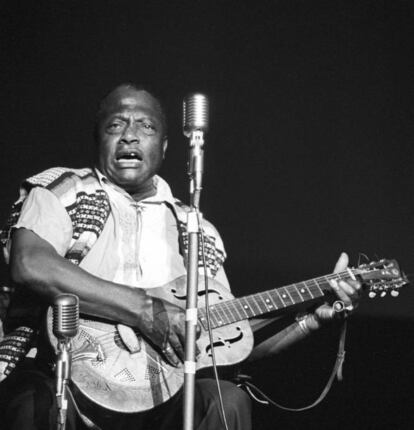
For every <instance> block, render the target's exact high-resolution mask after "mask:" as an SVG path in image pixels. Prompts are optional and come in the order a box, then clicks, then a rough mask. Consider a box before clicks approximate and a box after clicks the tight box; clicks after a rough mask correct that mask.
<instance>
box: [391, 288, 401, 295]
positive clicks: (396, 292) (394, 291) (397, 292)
mask: <svg viewBox="0 0 414 430" xmlns="http://www.w3.org/2000/svg"><path fill="white" fill-rule="evenodd" d="M399 294H400V292H399V291H398V290H392V291H391V296H392V297H398V296H399Z"/></svg>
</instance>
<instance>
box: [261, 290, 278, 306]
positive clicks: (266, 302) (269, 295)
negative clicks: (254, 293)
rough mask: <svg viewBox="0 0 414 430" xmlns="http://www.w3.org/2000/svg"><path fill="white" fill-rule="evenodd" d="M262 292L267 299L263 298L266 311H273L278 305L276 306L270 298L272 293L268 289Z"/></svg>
mask: <svg viewBox="0 0 414 430" xmlns="http://www.w3.org/2000/svg"><path fill="white" fill-rule="evenodd" d="M263 294H266V295H267V297H268V298H267V299H265V300H264V302H265V304H266V306H267V310H268V311H273V310H276V309H278V307H277V306H276V304H275V302H274V301H273V299H272V295H271V294H270V291H266V292H264V293H263Z"/></svg>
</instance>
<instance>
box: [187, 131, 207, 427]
mask: <svg viewBox="0 0 414 430" xmlns="http://www.w3.org/2000/svg"><path fill="white" fill-rule="evenodd" d="M203 145H204V139H203V132H202V131H192V132H191V136H190V154H189V155H190V156H189V162H188V174H189V177H190V210H189V212H188V214H187V234H188V255H187V302H186V313H185V329H186V331H185V332H186V336H185V361H184V403H183V408H184V410H183V414H184V415H183V423H184V430H193V428H194V398H195V395H194V394H195V374H196V335H197V298H198V296H197V293H198V250H199V236H200V225H199V219H200V217H201V215H200V212H199V204H200V194H201V190H202V175H203V155H204V150H203Z"/></svg>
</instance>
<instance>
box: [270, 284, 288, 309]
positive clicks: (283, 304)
mask: <svg viewBox="0 0 414 430" xmlns="http://www.w3.org/2000/svg"><path fill="white" fill-rule="evenodd" d="M273 291H274V292H275V293H276V294H277V295H278V297H279V300H280V302H281V303H282V306H281V307H283V308H285V307H286V302H285V300H283V297H282V295H281V294H280V293H279V289H277V288H276V289H275V290H273Z"/></svg>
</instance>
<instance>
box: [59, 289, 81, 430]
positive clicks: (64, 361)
mask: <svg viewBox="0 0 414 430" xmlns="http://www.w3.org/2000/svg"><path fill="white" fill-rule="evenodd" d="M78 330H79V299H78V297H77V296H75V295H73V294H61V295H59V296H57V297H56V299H55V300H54V303H53V334H54V335H55V336H56V339H57V341H58V345H57V348H58V353H57V360H56V369H55V382H56V400H57V406H58V415H57V422H56V428H57V430H65V428H66V416H67V409H68V397H67V395H68V393H67V390H68V387H67V385H68V383H69V380H70V377H71V364H72V343H71V340H72V338H73V337H75V336H76V335H77V333H78Z"/></svg>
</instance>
